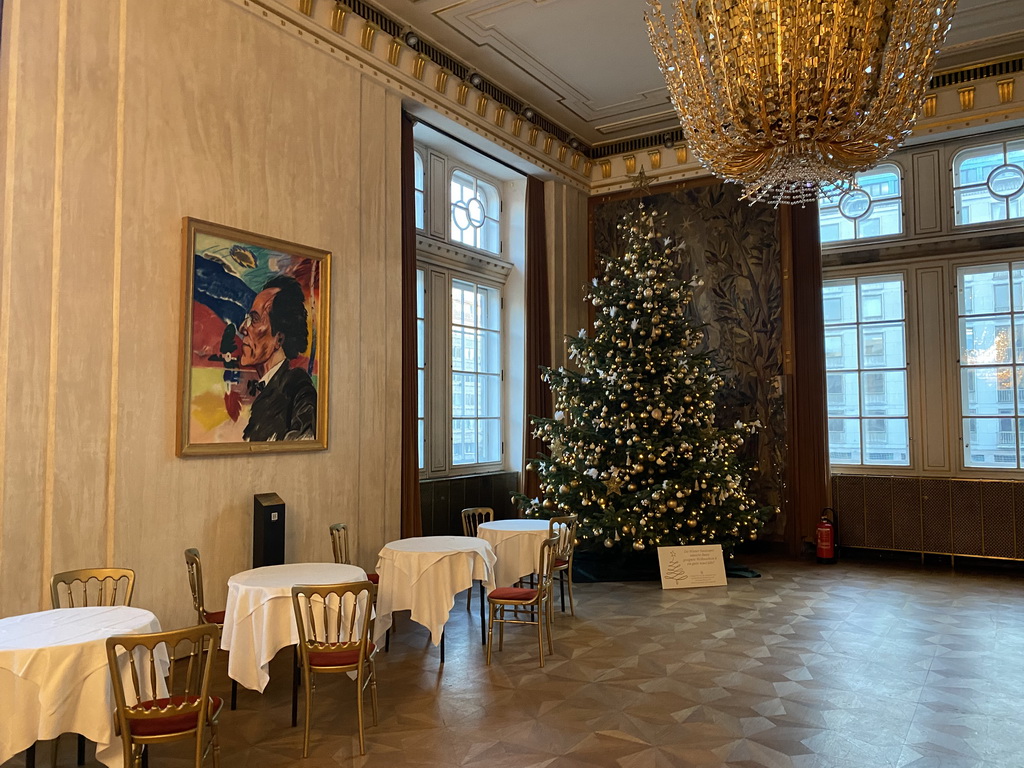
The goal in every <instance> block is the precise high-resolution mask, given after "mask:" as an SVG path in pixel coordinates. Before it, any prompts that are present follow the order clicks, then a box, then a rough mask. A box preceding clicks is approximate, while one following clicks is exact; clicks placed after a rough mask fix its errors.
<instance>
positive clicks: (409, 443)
mask: <svg viewBox="0 0 1024 768" xmlns="http://www.w3.org/2000/svg"><path fill="white" fill-rule="evenodd" d="M413 124H414V123H413V119H412V118H411V117H410V116H409V115H407V114H405V113H404V112H403V113H402V538H408V537H409V536H421V535H422V534H423V516H422V514H421V512H420V470H419V430H418V429H417V423H416V417H417V413H416V399H417V398H416V395H417V392H416V389H417V382H416V189H415V183H416V177H415V172H416V171H415V169H416V161H415V155H414V152H413V143H412V127H413Z"/></svg>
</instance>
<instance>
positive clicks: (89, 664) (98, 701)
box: [0, 606, 160, 768]
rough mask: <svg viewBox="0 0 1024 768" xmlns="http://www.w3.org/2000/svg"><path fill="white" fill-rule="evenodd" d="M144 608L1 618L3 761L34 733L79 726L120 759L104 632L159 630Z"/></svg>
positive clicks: (46, 735) (103, 755)
mask: <svg viewBox="0 0 1024 768" xmlns="http://www.w3.org/2000/svg"><path fill="white" fill-rule="evenodd" d="M159 631H160V622H159V621H158V620H157V618H156V616H154V615H153V614H152V613H150V612H149V611H146V610H143V609H142V608H129V607H126V606H114V607H104V608H58V609H56V610H51V611H40V612H39V613H28V614H25V615H24V616H11V617H10V618H6V619H0V713H2V715H0V763H3V762H4V761H5V760H8V759H9V758H11V757H12V756H14V755H16V754H17V753H18V752H21V751H23V750H25V749H28V748H29V747H31V746H32V745H33V744H35V743H36V742H37V741H41V740H45V739H53V738H56V737H57V736H59V735H60V734H62V733H68V732H71V733H80V734H82V735H83V736H85V738H87V739H89V740H90V741H92V742H95V744H96V759H97V760H99V762H101V763H103V764H104V765H107V766H110V767H111V768H120V767H121V766H122V765H123V754H122V751H121V739H120V737H118V736H116V735H115V733H114V708H115V704H114V691H113V687H112V686H111V682H110V672H109V671H108V669H107V651H106V639H107V638H108V637H111V636H113V635H131V634H138V633H145V632H159Z"/></svg>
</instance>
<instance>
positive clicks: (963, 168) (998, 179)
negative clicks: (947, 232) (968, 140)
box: [953, 140, 1024, 226]
mask: <svg viewBox="0 0 1024 768" xmlns="http://www.w3.org/2000/svg"><path fill="white" fill-rule="evenodd" d="M953 209H954V216H955V222H956V225H957V226H965V225H968V224H984V223H985V222H990V221H1007V220H1009V219H1019V218H1022V217H1024V140H1018V141H1004V142H1000V143H998V144H986V145H984V146H980V147H970V148H968V149H965V150H963V151H961V152H958V153H957V154H956V156H955V157H954V158H953Z"/></svg>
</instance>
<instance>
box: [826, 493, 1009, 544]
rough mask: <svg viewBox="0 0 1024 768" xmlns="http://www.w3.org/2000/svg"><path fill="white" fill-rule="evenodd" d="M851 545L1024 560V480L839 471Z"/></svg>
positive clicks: (844, 526)
mask: <svg viewBox="0 0 1024 768" xmlns="http://www.w3.org/2000/svg"><path fill="white" fill-rule="evenodd" d="M832 495H833V500H834V501H833V503H834V505H835V508H836V516H837V521H838V527H839V542H840V544H841V545H842V546H844V547H860V548H866V549H892V550H899V551H905V552H933V553H940V554H949V555H970V556H977V557H998V558H1007V559H1016V560H1024V483H1015V482H1007V481H990V480H961V479H955V480H954V479H950V478H915V477H883V476H874V475H834V476H833V477H832Z"/></svg>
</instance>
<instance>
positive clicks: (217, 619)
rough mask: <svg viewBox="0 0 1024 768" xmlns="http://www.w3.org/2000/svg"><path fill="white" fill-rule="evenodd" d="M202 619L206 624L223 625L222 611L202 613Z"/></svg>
mask: <svg viewBox="0 0 1024 768" xmlns="http://www.w3.org/2000/svg"><path fill="white" fill-rule="evenodd" d="M203 618H204V619H206V623H207V624H223V623H224V611H203Z"/></svg>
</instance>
